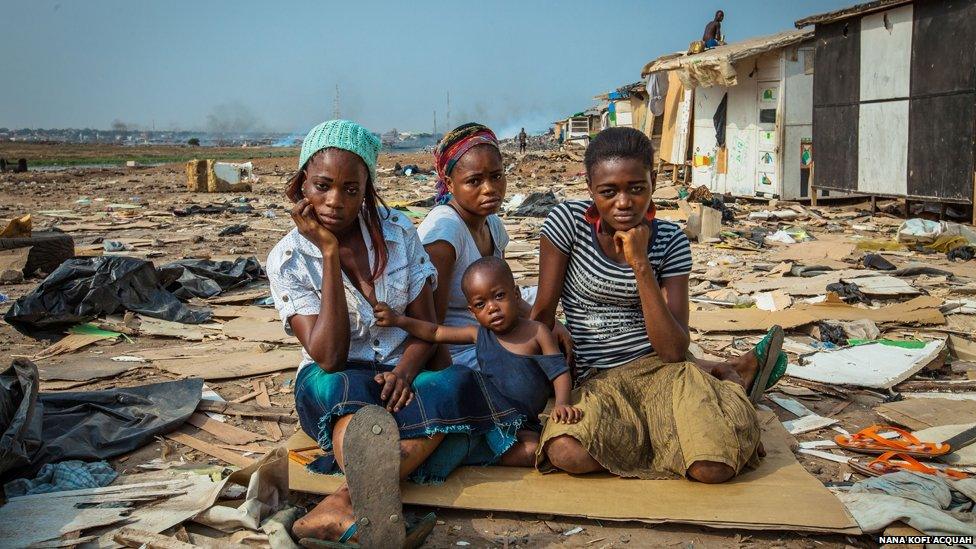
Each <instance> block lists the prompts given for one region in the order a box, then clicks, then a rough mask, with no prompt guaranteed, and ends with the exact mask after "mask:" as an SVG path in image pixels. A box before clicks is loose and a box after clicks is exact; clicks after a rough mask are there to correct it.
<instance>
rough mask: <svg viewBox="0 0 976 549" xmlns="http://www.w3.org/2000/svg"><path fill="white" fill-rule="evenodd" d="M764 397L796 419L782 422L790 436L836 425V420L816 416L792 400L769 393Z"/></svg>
mask: <svg viewBox="0 0 976 549" xmlns="http://www.w3.org/2000/svg"><path fill="white" fill-rule="evenodd" d="M766 396H767V397H769V399H770V400H772V401H773V402H775V403H776V404H777V405H779V406H780V407H782V408H783V409H784V410H786V411H788V412H790V413H791V414H793V415H795V416H797V417H798V419H791V420H788V421H784V422H783V427H785V428H786V430H787V431H789V433H790V434H791V435H799V434H801V433H806V432H809V431H816V430H817V429H823V428H824V427H830V426H831V425H833V424H835V423H837V420H836V419H833V418H829V417H823V416H821V415H818V414H817V413H815V412H814V411H813V410H811V409H809V408H807V407H806V406H804V405H803V404H801V403H799V402H797V401H796V400H793V399H792V398H789V397H785V396H780V395H777V394H775V393H771V394H768V395H766Z"/></svg>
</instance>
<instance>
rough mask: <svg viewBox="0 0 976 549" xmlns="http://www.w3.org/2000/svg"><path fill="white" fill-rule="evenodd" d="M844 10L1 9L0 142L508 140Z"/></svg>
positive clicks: (414, 5)
mask: <svg viewBox="0 0 976 549" xmlns="http://www.w3.org/2000/svg"><path fill="white" fill-rule="evenodd" d="M851 3H853V0H817V1H792V0H735V1H734V2H733V1H729V0H726V1H724V2H718V1H712V0H702V1H695V0H692V1H688V0H684V1H667V2H664V1H658V0H644V1H638V0H634V1H623V0H622V1H602V2H597V1H582V0H563V1H558V2H557V1H549V0H514V1H508V0H505V1H490V2H464V1H462V2H457V1H447V0H443V1H441V0H438V1H425V0H402V1H389V2H388V1H369V0H365V1H364V0H354V1H347V2H327V1H303V2H261V3H258V2H248V1H235V2H229V1H228V2H218V1H196V2H189V1H179V0H168V1H165V2H155V3H149V2H143V1H135V2H134V1H132V0H127V1H101V0H88V1H82V0H76V1H70V0H60V1H48V0H22V1H21V0H17V1H11V0H4V2H3V3H2V6H3V9H2V13H3V20H4V21H5V24H4V26H3V31H2V32H0V51H2V52H4V53H5V55H4V56H3V61H2V62H0V74H2V77H0V82H2V84H0V127H4V126H5V127H12V128H20V127H45V128H51V127H61V128H63V127H79V128H80V127H93V128H108V127H110V126H111V124H112V122H113V121H114V120H120V121H122V122H125V123H127V124H129V125H132V126H139V127H145V128H148V127H150V126H151V125H152V124H154V123H155V127H156V128H157V129H174V128H184V129H195V130H206V129H213V128H214V127H217V126H221V125H223V126H230V127H233V128H234V129H243V128H245V127H250V128H252V129H265V130H274V131H283V132H304V131H306V130H307V129H308V128H310V127H311V126H312V125H314V124H316V123H318V122H320V121H322V120H325V119H328V118H331V116H332V112H333V97H334V95H335V88H336V85H338V86H339V109H340V114H341V115H342V116H343V117H344V118H352V119H355V120H358V121H360V122H361V123H363V124H364V125H366V126H367V127H369V128H371V129H373V130H375V131H385V130H387V129H389V128H392V127H396V128H398V129H400V130H416V131H430V130H431V129H432V126H433V113H434V111H435V110H436V111H437V124H438V129H439V130H440V131H443V130H444V129H445V126H446V123H447V121H446V116H447V112H446V111H447V93H448V92H450V95H451V113H450V123H451V124H452V125H457V124H458V123H461V122H467V121H471V120H477V121H482V122H484V123H487V124H489V125H491V126H493V127H494V128H495V129H496V130H497V131H498V132H499V133H501V134H505V135H511V134H513V133H514V132H515V131H517V130H518V127H519V126H526V127H527V128H528V129H530V130H541V129H544V128H545V127H546V125H547V124H548V123H549V122H551V121H552V120H554V119H557V118H561V117H563V116H566V115H568V114H572V113H573V112H577V111H580V110H583V109H585V108H587V107H588V106H589V105H590V104H591V102H592V101H591V98H592V97H593V96H594V95H597V94H600V93H603V92H606V91H608V90H611V89H615V88H617V87H618V86H621V85H623V84H627V83H631V82H635V81H637V80H638V79H639V78H640V69H641V67H642V66H643V64H644V63H645V62H647V61H649V60H650V59H652V58H655V57H657V56H659V55H663V54H666V53H669V52H673V51H677V50H680V49H685V48H687V47H688V43H689V42H691V41H692V40H696V39H699V38H701V34H702V29H703V28H704V26H705V24H706V23H707V22H708V21H710V20H711V18H712V15H713V14H714V12H715V10H716V9H719V8H724V9H725V13H726V17H725V23H724V25H723V30H724V31H725V35H726V37H727V39H728V40H729V41H735V40H741V39H745V38H748V37H751V36H758V35H763V34H772V33H775V32H778V31H782V30H787V29H792V28H793V21H795V20H796V19H799V18H800V17H803V16H806V15H811V14H815V13H821V12H824V11H830V10H833V9H836V8H839V7H843V6H845V5H849V4H851Z"/></svg>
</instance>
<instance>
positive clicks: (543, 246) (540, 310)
mask: <svg viewBox="0 0 976 549" xmlns="http://www.w3.org/2000/svg"><path fill="white" fill-rule="evenodd" d="M568 266H569V256H568V255H566V254H564V253H562V252H560V251H559V250H558V249H557V248H556V246H554V245H553V243H552V242H550V241H549V239H548V238H547V237H545V236H542V237H541V238H540V239H539V290H538V292H537V293H536V296H535V304H534V305H533V306H532V313H531V315H530V318H531V319H532V320H536V321H538V322H541V323H543V324H545V325H546V326H547V327H548V328H549V329H550V330H551V329H552V327H553V325H554V324H555V322H556V305H557V304H558V303H559V296H561V295H562V293H563V284H564V283H565V280H566V268H567V267H568Z"/></svg>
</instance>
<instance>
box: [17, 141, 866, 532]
mask: <svg viewBox="0 0 976 549" xmlns="http://www.w3.org/2000/svg"><path fill="white" fill-rule="evenodd" d="M42 148H43V147H42V146H32V147H30V151H31V153H32V154H35V153H37V151H39V150H42ZM7 152H9V151H5V150H4V149H3V148H0V156H4V155H7ZM126 152H127V149H126V150H123V151H121V152H120V151H117V150H112V151H106V150H102V149H101V148H99V150H81V151H78V153H79V154H78V155H76V157H78V158H83V157H85V156H86V155H92V157H93V158H95V157H102V156H105V155H109V154H110V155H124V154H126ZM157 152H159V151H157ZM200 152H201V153H202V152H204V150H201V151H200ZM256 152H257V151H256ZM49 154H50V155H51V156H52V157H53V156H61V157H63V156H65V155H66V154H68V155H69V156H70V150H68V151H67V152H66V150H65V148H64V146H58V150H56V151H55V150H52V151H49ZM159 154H160V155H163V152H159ZM99 155H101V156H99ZM8 156H10V155H8ZM251 160H252V161H253V162H254V164H255V171H256V174H257V175H258V176H259V177H260V181H259V182H258V183H257V184H256V185H255V187H254V189H253V192H250V193H244V194H241V195H208V194H191V193H187V192H186V191H184V187H185V172H184V166H183V165H182V164H179V163H171V164H165V165H161V166H155V167H148V168H124V167H119V168H97V169H66V170H62V171H44V172H28V173H22V174H0V220H6V219H11V218H13V217H16V216H18V215H21V214H24V213H32V214H33V215H34V226H35V229H43V228H47V227H56V226H60V225H64V224H66V223H75V222H87V221H90V220H93V219H97V220H102V221H112V220H115V221H126V220H130V219H132V217H133V214H132V213H131V212H132V211H133V210H131V209H124V208H113V206H112V205H113V204H120V203H121V204H136V205H138V206H139V208H138V209H137V210H135V211H137V212H138V213H137V214H136V215H137V216H139V217H140V218H142V219H148V220H151V221H152V223H153V225H154V226H153V227H151V228H141V229H121V230H115V229H111V228H107V229H105V230H101V231H79V232H73V233H72V234H73V236H74V237H75V240H76V247H83V246H90V247H91V246H94V247H97V246H98V244H100V242H101V240H102V239H134V240H150V241H152V245H151V246H145V247H141V248H139V249H138V251H139V252H140V253H142V254H144V255H143V257H147V258H149V259H150V260H152V261H153V262H155V263H156V264H161V263H165V262H168V261H171V260H177V259H183V258H213V259H218V258H233V257H237V256H251V255H253V256H256V257H257V258H259V259H260V260H261V261H262V263H263V262H264V260H265V259H266V257H267V254H268V252H269V251H270V249H271V248H272V247H273V246H274V244H275V243H276V242H277V241H278V239H280V238H281V237H282V236H283V235H284V234H285V233H286V232H287V231H288V230H290V228H291V220H290V219H289V215H288V208H289V203H288V202H287V200H286V198H285V197H284V195H283V193H282V191H283V188H284V182H285V181H286V179H287V177H288V176H290V175H291V174H292V173H293V171H294V168H295V163H296V161H297V159H296V157H294V156H291V157H279V158H268V157H266V156H261V155H260V154H259V155H258V156H256V157H254V158H251ZM395 163H400V164H401V165H407V164H417V165H418V166H419V167H420V168H422V169H431V168H432V164H433V163H432V159H431V156H430V155H429V154H428V153H411V154H393V155H390V154H384V155H383V156H382V158H381V160H380V170H379V172H380V182H379V187H380V193H381V196H383V197H384V198H385V199H386V200H387V201H388V202H390V203H391V204H394V205H399V204H402V203H406V202H410V201H417V200H422V199H424V198H427V197H429V196H431V194H432V190H433V181H434V178H433V177H425V178H417V177H394V176H392V174H391V170H392V168H393V166H394V165H395ZM506 164H507V165H509V166H510V172H509V173H510V175H509V190H508V194H509V196H512V195H514V194H516V193H527V192H530V191H532V190H536V189H540V188H549V187H552V188H558V189H559V190H560V191H561V194H563V195H565V196H567V197H572V196H583V195H584V192H585V191H584V187H583V184H582V182H581V179H580V177H579V175H580V174H581V172H582V169H583V167H582V163H581V162H579V161H578V160H572V159H562V160H555V161H552V160H545V159H542V158H541V157H540V158H539V159H532V158H531V155H530V157H529V158H527V159H522V160H520V161H518V162H516V158H515V157H513V156H511V155H507V156H506ZM239 198H244V199H246V200H247V201H248V202H247V203H249V204H250V205H251V206H252V207H253V208H254V211H253V213H251V214H231V213H222V214H217V215H212V216H188V217H174V216H173V215H172V213H171V212H172V210H173V209H176V208H186V207H187V206H189V205H191V204H199V205H207V204H215V203H222V202H224V201H231V200H237V199H239ZM85 199H88V200H90V201H91V202H90V203H88V202H87V201H86V200H85ZM79 201H82V202H81V203H79ZM857 207H858V206H857V205H848V206H845V208H847V209H849V210H850V211H855V210H856V209H857ZM418 221H419V220H418ZM0 222H2V221H0ZM235 223H244V224H247V225H248V226H249V230H247V231H246V232H245V233H244V234H242V235H238V236H229V237H219V236H217V233H218V232H219V231H220V230H221V229H222V228H224V227H226V226H228V225H231V224H235ZM530 226H534V227H537V223H536V225H532V224H531V223H530ZM515 240H516V241H517V240H518V237H516V239H515ZM693 253H694V254H695V257H696V271H697V272H698V273H702V272H705V271H707V270H708V269H709V268H711V267H709V266H708V265H707V264H706V263H707V262H708V261H711V260H713V259H715V258H716V257H719V256H720V255H729V254H732V255H741V256H742V257H744V258H745V260H746V261H749V260H750V259H749V258H750V257H756V256H755V255H752V254H748V253H746V254H738V252H734V251H732V252H730V251H722V250H715V249H711V248H710V247H708V246H705V245H699V244H695V245H694V247H693ZM530 265H531V264H530ZM530 271H531V268H530ZM533 275H534V273H532V272H527V273H525V274H524V275H523V277H522V278H523V279H524V280H531V279H532V277H533ZM38 282H39V279H29V280H26V281H25V282H24V283H22V284H15V285H6V286H0V293H3V294H6V295H7V296H8V297H9V299H10V300H14V299H16V298H18V297H20V296H22V295H24V294H26V293H28V292H29V291H31V290H32V289H33V288H34V287H35V286H36V285H37V284H38ZM8 306H9V302H7V303H4V304H0V313H2V312H3V311H5V310H6V308H7V307H8ZM696 339H699V343H700V344H701V345H702V346H703V348H705V350H706V351H707V352H712V353H715V354H717V355H719V356H723V355H732V354H739V353H741V352H743V351H744V350H746V349H748V348H750V347H751V345H752V344H753V343H754V342H755V341H756V340H757V339H758V338H757V337H755V336H754V335H753V336H748V337H741V338H740V337H736V338H734V339H733V340H732V342H731V345H730V344H729V342H724V343H722V344H721V345H719V344H717V343H715V342H712V341H710V340H708V339H707V338H706V339H700V338H697V337H696ZM49 343H50V342H49V341H38V340H34V339H32V338H30V337H27V336H25V335H22V334H20V333H18V332H16V331H15V330H13V329H12V328H11V327H10V326H8V325H6V324H0V356H4V357H11V356H26V357H30V356H33V355H34V354H35V353H36V352H37V351H39V350H40V349H42V348H44V347H45V346H46V345H47V344H49ZM167 345H170V346H171V345H173V340H165V339H161V338H153V337H138V338H134V340H133V342H131V343H130V342H125V341H122V342H119V343H114V344H96V345H93V346H90V347H87V348H85V349H82V350H81V351H79V352H76V353H73V354H67V355H61V356H59V357H55V358H52V359H48V360H47V361H45V362H44V364H46V365H52V366H57V365H58V364H71V363H72V362H77V361H83V360H84V359H86V358H91V357H100V356H102V355H105V354H106V353H111V354H112V355H122V354H130V353H135V352H137V351H139V350H144V349H147V348H153V347H161V346H167ZM710 345H711V346H710ZM39 364H40V363H39ZM293 376H294V372H293V371H289V372H286V373H283V374H276V375H271V376H266V377H265V378H264V379H266V380H267V381H268V382H269V386H270V390H269V393H270V397H271V400H272V403H273V404H274V405H276V406H282V407H288V408H292V407H293V404H294V403H293V397H292V394H291V388H290V384H289V381H290V380H291V379H292V377H293ZM173 378H176V376H175V375H172V374H168V373H165V372H164V371H162V370H157V369H155V368H153V367H152V366H151V365H139V364H137V365H134V366H132V367H131V368H129V369H128V370H127V371H124V372H122V373H120V374H118V375H115V376H112V377H109V378H105V379H99V380H95V381H82V382H78V381H70V380H63V379H61V380H59V379H49V380H45V381H44V384H43V386H42V389H43V390H64V389H69V388H72V387H75V388H77V389H85V390H88V389H95V388H105V387H112V386H127V385H136V384H143V383H147V382H151V381H159V380H163V379H173ZM208 385H209V386H210V387H212V388H213V389H215V390H216V391H217V392H218V393H220V395H221V396H223V397H224V398H225V399H227V400H231V399H234V398H237V397H241V396H244V395H246V394H248V393H249V392H251V391H252V384H251V380H248V379H241V380H230V381H225V382H219V383H208ZM798 392H802V391H798ZM848 396H850V395H848ZM883 396H884V395H875V394H871V393H869V392H860V393H858V394H855V395H853V398H852V399H850V400H848V399H847V398H846V397H844V396H843V395H841V396H833V395H829V394H822V393H817V394H816V395H813V396H812V397H803V396H800V397H796V398H800V399H802V400H803V403H804V404H805V405H806V406H807V407H809V408H811V409H812V410H814V411H815V412H817V413H819V414H822V415H825V416H830V417H834V418H836V419H838V420H839V422H840V424H841V425H843V426H844V427H845V428H847V429H848V430H851V431H853V430H855V428H857V429H859V428H862V427H865V426H867V425H870V424H872V423H877V422H879V421H880V418H879V417H878V416H876V415H875V413H874V412H873V411H872V406H874V405H876V404H878V403H879V402H881V399H882V398H883ZM767 404H768V406H769V407H770V408H772V409H774V410H775V411H776V413H777V414H779V415H780V417H781V419H793V418H794V416H792V415H791V414H789V413H788V412H785V411H784V410H782V409H780V408H778V407H776V406H774V405H772V404H771V403H768V402H767ZM233 421H236V422H237V424H238V425H240V426H242V427H244V428H245V429H248V430H253V431H255V432H257V431H260V429H261V428H260V426H259V425H258V423H257V422H255V421H243V422H242V421H240V420H233ZM294 426H295V424H285V423H282V424H281V427H282V430H283V431H284V436H285V437H287V436H289V435H290V434H291V432H292V430H293V429H294ZM833 433H834V432H833V431H831V430H829V429H827V430H822V431H815V432H811V433H807V434H804V435H800V436H799V437H798V439H799V440H820V439H824V438H830V437H832V435H833ZM195 436H199V437H200V438H203V439H207V437H208V436H209V435H208V434H207V433H204V432H200V433H198V434H195ZM161 456H167V457H169V458H170V459H172V458H173V457H174V456H182V457H184V458H185V459H186V460H188V461H201V462H206V461H208V459H210V460H211V461H213V458H208V456H206V455H205V454H202V453H200V452H196V451H193V450H190V449H188V448H187V447H181V446H179V445H177V444H175V443H172V442H169V443H163V442H158V441H157V442H155V443H153V444H150V445H147V446H145V447H143V448H142V449H140V450H138V451H136V452H134V453H132V454H129V455H127V456H123V457H122V458H119V459H116V460H113V464H114V465H115V466H116V468H117V469H118V470H119V471H126V470H134V468H135V466H136V465H138V464H140V463H145V462H147V461H149V460H152V459H155V458H159V457H161ZM798 457H799V460H800V461H801V463H803V465H804V466H805V467H806V468H807V470H808V471H810V472H811V473H812V474H813V475H815V476H816V477H817V478H818V479H820V480H821V481H824V482H838V481H844V480H847V479H848V478H849V473H850V471H849V470H848V469H847V467H846V465H839V464H837V463H834V462H829V461H822V460H817V459H813V458H810V457H809V456H806V455H803V454H798ZM437 512H438V518H439V520H440V521H443V524H440V523H439V525H438V526H437V528H436V529H435V531H434V534H433V535H432V537H431V538H430V541H429V542H428V546H430V547H454V546H458V545H463V544H462V543H460V542H467V543H469V544H470V546H472V547H514V546H531V547H544V546H562V547H595V548H609V547H651V546H681V547H748V546H757V547H802V548H813V547H846V546H850V545H854V546H871V545H872V544H873V542H872V541H871V540H870V537H867V536H865V537H861V538H848V537H843V536H808V535H803V534H796V533H791V532H774V531H759V532H754V531H732V530H713V529H706V528H696V527H688V526H680V525H653V526H651V525H645V524H640V523H621V524H615V523H607V522H604V523H602V524H601V523H599V522H597V521H587V520H577V519H566V518H560V517H539V516H532V515H517V514H497V513H496V514H492V513H486V512H474V511H457V510H449V509H440V510H437ZM576 526H582V527H583V528H584V530H583V531H582V532H581V533H578V534H575V535H571V536H564V535H563V534H562V533H563V532H565V531H567V530H570V529H571V528H574V527H576Z"/></svg>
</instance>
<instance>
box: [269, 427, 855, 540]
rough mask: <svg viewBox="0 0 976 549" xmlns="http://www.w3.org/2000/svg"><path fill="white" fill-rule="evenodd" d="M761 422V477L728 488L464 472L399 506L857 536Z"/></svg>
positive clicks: (302, 480) (778, 434) (308, 479)
mask: <svg viewBox="0 0 976 549" xmlns="http://www.w3.org/2000/svg"><path fill="white" fill-rule="evenodd" d="M761 417H762V423H763V443H764V444H765V447H766V452H767V455H766V459H764V460H763V463H762V465H761V466H760V467H759V468H758V469H756V470H753V471H749V472H747V473H744V474H743V475H740V476H739V477H737V478H736V479H735V480H733V481H732V482H729V483H726V484H720V485H707V484H700V483H696V482H690V481H687V480H637V479H622V478H617V477H613V476H610V475H602V474H596V475H582V476H572V475H567V474H563V473H553V474H548V475H543V474H540V473H538V472H536V471H535V470H532V469H527V468H518V467H462V468H460V469H458V470H457V471H455V472H454V473H453V474H452V475H451V476H450V477H449V478H448V479H447V481H446V482H445V483H444V484H441V485H437V486H418V485H415V484H412V483H406V484H404V486H403V501H404V503H408V504H415V505H427V506H431V507H449V508H456V509H475V510H483V511H507V512H522V513H538V514H550V515H562V516H570V517H585V518H590V519H599V520H620V521H623V520H633V521H640V522H646V523H652V524H653V523H665V522H670V523H686V524H696V525H702V526H710V527H714V528H742V529H751V530H790V531H806V532H835V533H843V534H859V533H860V530H859V529H858V527H857V523H856V522H854V519H853V518H851V516H850V515H848V513H847V511H846V510H845V508H844V505H843V504H842V503H841V502H840V501H839V500H838V499H837V498H836V497H834V495H833V494H831V493H830V491H828V490H827V489H826V488H824V486H823V485H822V484H821V483H820V481H818V480H817V479H816V478H814V477H813V476H812V475H810V473H808V472H807V471H806V470H805V469H804V468H803V466H802V465H800V464H799V463H798V462H797V461H796V459H795V458H794V457H793V452H792V451H791V450H790V444H791V442H792V437H790V435H789V434H788V433H787V432H786V431H785V430H784V429H783V427H782V425H781V424H780V422H779V421H778V420H776V418H775V417H774V416H773V415H772V414H771V413H769V412H764V413H763V414H762V415H761ZM314 445H315V442H314V441H313V440H312V439H310V438H309V437H308V436H306V435H305V434H304V433H303V432H301V431H299V432H298V433H297V434H296V435H294V436H293V437H292V438H291V439H290V440H289V441H288V448H289V449H297V448H308V447H310V446H314ZM288 474H289V485H290V487H291V489H292V490H297V491H299V492H309V493H314V494H329V493H331V492H333V491H334V490H335V489H336V488H338V487H339V486H340V485H341V483H342V477H341V476H330V475H318V474H313V473H309V472H308V471H307V470H306V469H305V467H304V466H302V465H300V464H299V463H297V462H295V461H289V464H288Z"/></svg>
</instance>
